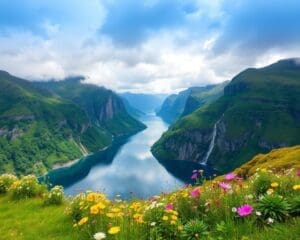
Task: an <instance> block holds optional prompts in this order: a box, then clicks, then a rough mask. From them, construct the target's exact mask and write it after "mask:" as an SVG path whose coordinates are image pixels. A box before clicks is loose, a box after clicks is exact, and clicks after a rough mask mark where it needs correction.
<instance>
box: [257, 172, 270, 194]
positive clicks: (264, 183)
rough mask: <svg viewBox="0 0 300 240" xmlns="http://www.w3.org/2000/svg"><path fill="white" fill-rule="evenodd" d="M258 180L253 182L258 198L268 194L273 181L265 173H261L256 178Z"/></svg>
mask: <svg viewBox="0 0 300 240" xmlns="http://www.w3.org/2000/svg"><path fill="white" fill-rule="evenodd" d="M255 177H256V178H255V179H254V182H253V191H254V193H255V195H256V196H260V195H263V194H265V193H266V192H267V190H268V189H269V188H270V186H271V181H272V180H271V179H270V177H269V175H268V174H267V173H265V172H261V173H260V174H259V175H256V176H255Z"/></svg>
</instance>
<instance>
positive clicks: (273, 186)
mask: <svg viewBox="0 0 300 240" xmlns="http://www.w3.org/2000/svg"><path fill="white" fill-rule="evenodd" d="M278 186H279V184H278V183H277V182H273V183H271V187H272V188H276V187H278Z"/></svg>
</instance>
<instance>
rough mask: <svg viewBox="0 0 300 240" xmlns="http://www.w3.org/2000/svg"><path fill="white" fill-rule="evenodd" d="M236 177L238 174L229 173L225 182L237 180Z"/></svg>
mask: <svg viewBox="0 0 300 240" xmlns="http://www.w3.org/2000/svg"><path fill="white" fill-rule="evenodd" d="M235 177H236V174H235V173H233V172H232V173H228V174H227V175H226V176H225V180H227V181H232V180H234V179H235Z"/></svg>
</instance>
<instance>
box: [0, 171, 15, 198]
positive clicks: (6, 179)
mask: <svg viewBox="0 0 300 240" xmlns="http://www.w3.org/2000/svg"><path fill="white" fill-rule="evenodd" d="M15 181H17V177H16V176H14V175H12V174H3V175H1V176H0V194H2V193H6V192H7V191H8V189H9V188H10V187H11V185H12V184H13V183H14V182H15Z"/></svg>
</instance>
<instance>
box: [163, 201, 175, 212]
mask: <svg viewBox="0 0 300 240" xmlns="http://www.w3.org/2000/svg"><path fill="white" fill-rule="evenodd" d="M173 208H174V206H173V204H171V203H168V204H167V205H166V207H165V209H166V210H167V211H170V210H173Z"/></svg>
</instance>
